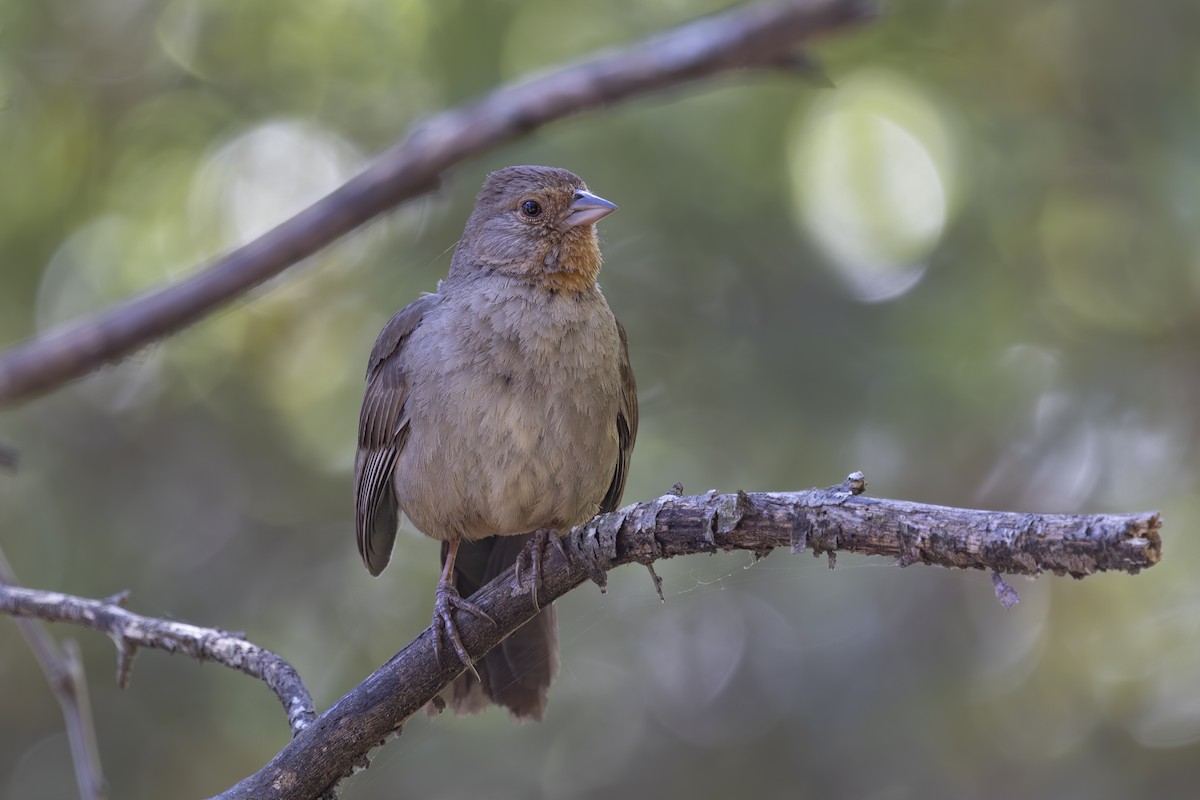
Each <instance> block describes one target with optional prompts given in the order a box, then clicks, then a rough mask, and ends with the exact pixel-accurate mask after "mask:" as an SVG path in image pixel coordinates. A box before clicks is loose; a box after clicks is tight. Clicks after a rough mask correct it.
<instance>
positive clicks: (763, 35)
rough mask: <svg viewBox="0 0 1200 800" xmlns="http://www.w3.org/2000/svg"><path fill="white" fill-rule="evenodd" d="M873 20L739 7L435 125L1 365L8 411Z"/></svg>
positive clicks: (859, 3)
mask: <svg viewBox="0 0 1200 800" xmlns="http://www.w3.org/2000/svg"><path fill="white" fill-rule="evenodd" d="M873 14H874V9H873V6H872V5H871V4H869V3H868V2H865V0H788V2H776V3H763V4H754V5H750V6H740V7H738V8H736V9H733V10H731V11H728V12H725V13H723V14H716V15H713V16H711V17H706V18H703V19H700V20H696V21H694V22H692V23H689V24H686V25H682V26H680V27H678V28H675V29H673V30H670V31H667V32H665V33H662V34H659V35H656V36H652V37H650V38H648V39H646V40H644V41H642V42H640V43H638V44H635V45H633V46H630V47H627V48H625V49H622V50H616V51H614V52H611V53H609V54H608V55H603V56H599V57H596V58H592V59H590V60H585V61H582V62H580V63H577V64H574V65H572V66H567V67H564V68H562V69H559V70H557V71H554V72H550V73H548V74H545V75H542V76H541V77H536V78H532V79H530V80H528V81H525V82H522V83H516V84H511V85H509V86H505V87H502V88H500V89H497V90H495V91H494V92H492V93H491V94H488V95H487V96H485V97H484V98H483V99H481V100H479V101H477V102H475V103H473V104H470V105H467V106H463V107H460V108H456V109H452V110H449V111H444V112H442V113H440V114H437V115H435V116H432V117H429V118H427V119H426V120H424V121H422V122H418V123H417V124H416V125H415V126H414V127H413V130H412V132H411V133H410V135H409V136H408V137H407V139H405V140H404V141H403V142H402V143H400V144H398V145H396V146H394V147H392V148H391V149H390V150H388V151H386V152H385V153H383V154H382V155H381V156H380V157H379V158H378V159H377V160H376V161H375V163H374V164H373V165H372V166H371V167H369V168H368V169H367V170H366V171H365V172H363V173H362V174H360V175H359V176H357V177H356V178H354V179H352V180H351V181H350V182H348V183H346V184H345V185H343V186H342V187H340V188H339V189H337V190H335V191H334V192H332V193H331V194H329V195H327V196H326V197H324V198H323V199H321V200H319V201H317V202H316V203H314V204H313V205H312V206H310V207H309V208H307V209H305V210H304V211H301V212H300V213H299V214H297V215H295V216H294V217H292V218H291V219H289V220H287V221H285V222H284V223H282V224H281V225H279V226H278V227H276V228H274V229H273V230H271V231H269V232H267V233H266V234H264V235H262V236H260V237H259V238H258V239H256V240H254V241H253V242H251V243H249V244H247V245H245V246H244V247H241V248H239V249H237V250H235V251H234V252H232V253H230V254H229V255H228V256H225V257H224V258H222V259H220V260H218V261H217V262H216V263H214V264H212V265H211V266H209V267H208V268H206V269H203V270H200V271H198V272H196V273H195V274H193V275H192V276H190V277H188V278H185V279H183V280H181V281H179V282H178V283H173V284H168V285H166V286H163V287H162V288H160V289H157V290H154V291H151V292H149V293H147V294H144V295H140V296H138V297H135V298H133V299H130V300H127V301H124V302H122V303H119V304H117V305H116V306H113V307H112V308H109V309H108V310H106V311H102V312H100V313H98V314H97V315H95V316H93V317H91V318H88V319H85V320H83V321H81V322H78V323H76V324H74V325H71V326H69V327H66V328H63V329H59V330H55V331H51V332H50V333H47V334H45V335H43V336H39V337H37V338H34V339H32V340H30V341H28V342H25V343H24V344H20V345H17V346H16V347H13V348H10V349H9V350H8V351H7V352H5V353H4V354H3V355H2V356H0V406H4V405H12V404H14V403H16V402H17V401H20V400H24V399H26V398H29V397H31V396H33V395H35V394H38V393H40V392H45V391H47V390H49V389H53V388H55V387H58V386H61V385H62V384H64V383H66V382H68V381H70V380H73V379H75V378H78V377H80V376H82V375H85V374H87V373H88V372H90V371H92V370H94V369H96V368H97V367H99V366H101V365H103V364H105V363H108V362H112V361H115V360H118V359H120V358H123V357H125V356H127V355H129V354H130V353H132V352H134V351H136V350H137V349H138V348H140V347H142V346H144V345H146V344H148V343H149V342H151V341H154V340H155V339H158V338H160V337H163V336H166V335H168V334H171V333H175V332H177V331H179V330H181V329H183V328H185V327H187V326H188V325H190V324H192V323H194V322H196V321H197V320H199V319H201V318H202V317H204V316H205V315H207V314H209V313H211V312H212V311H213V310H214V309H216V308H217V307H219V306H220V305H222V304H224V303H226V302H228V301H230V300H232V299H233V298H235V297H238V296H239V295H241V294H244V293H245V292H247V291H248V290H250V289H251V288H253V287H254V286H257V285H258V284H260V283H262V282H263V281H265V280H267V279H268V278H271V277H272V276H274V275H277V274H279V273H280V272H282V271H283V270H284V269H286V268H287V267H289V266H291V265H292V264H295V263H297V262H299V261H301V260H302V259H304V258H306V257H308V256H310V255H312V254H313V253H315V252H317V251H318V250H320V249H321V248H323V247H325V246H326V245H328V244H330V243H331V242H333V241H335V240H336V239H338V238H339V237H341V236H343V235H345V234H346V233H348V232H350V231H352V230H353V229H354V228H356V227H358V226H359V225H362V224H363V223H365V222H367V221H369V220H370V219H372V218H373V217H375V216H377V215H379V214H381V213H383V212H385V211H387V210H389V209H391V208H394V207H395V206H397V205H399V204H400V203H402V202H404V201H406V200H411V199H412V198H414V197H417V196H419V195H421V194H424V193H425V192H428V191H430V189H432V188H433V187H435V186H437V185H438V182H439V180H440V177H441V175H442V174H443V173H444V172H445V171H446V170H448V169H449V168H451V167H453V166H454V165H456V164H458V163H460V162H462V161H464V160H465V159H467V158H469V157H470V156H473V155H477V154H478V153H481V152H483V151H485V150H488V149H490V148H493V147H496V146H497V145H499V144H502V143H504V142H507V141H510V140H512V139H515V138H518V137H520V136H524V135H527V134H529V133H530V132H531V131H533V130H535V129H537V128H540V127H542V126H544V125H547V124H549V123H551V122H554V121H555V120H559V119H562V118H563V117H567V116H570V115H572V114H576V113H579V112H582V111H586V110H589V109H594V108H600V107H603V106H606V105H610V104H613V103H617V102H620V101H623V100H627V99H629V98H632V97H636V96H639V95H643V94H646V93H648V92H652V91H656V90H659V89H663V88H667V87H671V86H677V85H679V84H682V83H686V82H689V81H694V80H697V79H699V78H704V77H707V76H710V75H714V74H716V73H720V72H726V71H730V70H736V69H743V68H759V69H786V68H788V67H787V65H788V64H794V62H795V58H794V57H795V54H796V49H797V48H798V47H799V46H800V45H801V44H802V43H803V42H805V41H807V40H809V39H812V38H813V37H814V36H816V35H818V34H821V33H826V32H829V31H832V30H834V29H836V28H839V27H842V26H844V25H847V24H850V23H853V22H856V21H860V20H863V19H866V18H868V17H870V16H872V15H873Z"/></svg>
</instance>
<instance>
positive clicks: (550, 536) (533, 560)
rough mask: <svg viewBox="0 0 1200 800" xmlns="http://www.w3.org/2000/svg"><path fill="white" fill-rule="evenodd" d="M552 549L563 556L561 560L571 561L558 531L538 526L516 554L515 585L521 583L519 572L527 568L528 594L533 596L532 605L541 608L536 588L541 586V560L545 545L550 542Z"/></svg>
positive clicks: (543, 559)
mask: <svg viewBox="0 0 1200 800" xmlns="http://www.w3.org/2000/svg"><path fill="white" fill-rule="evenodd" d="M552 542H553V544H554V549H556V550H558V553H559V555H561V556H562V557H563V561H566V562H567V563H568V564H570V563H571V557H570V556H568V555H567V548H565V547H563V543H562V537H560V536H559V535H558V531H556V530H554V529H553V528H538V529H537V530H536V531H534V532H533V536H532V537H530V539H529V544H527V545H525V549H524V550H522V551H521V554H520V555H519V556H517V564H516V567H517V585H518V586H520V585H521V583H522V580H521V573H522V572H524V571H525V570H526V569H528V570H529V594H530V595H531V596H532V597H533V607H534V608H536V609H539V610H540V609H541V606H539V605H538V597H537V593H538V589H540V588H541V586H542V567H543V563H542V562H543V561H545V559H546V545H548V544H550V543H552Z"/></svg>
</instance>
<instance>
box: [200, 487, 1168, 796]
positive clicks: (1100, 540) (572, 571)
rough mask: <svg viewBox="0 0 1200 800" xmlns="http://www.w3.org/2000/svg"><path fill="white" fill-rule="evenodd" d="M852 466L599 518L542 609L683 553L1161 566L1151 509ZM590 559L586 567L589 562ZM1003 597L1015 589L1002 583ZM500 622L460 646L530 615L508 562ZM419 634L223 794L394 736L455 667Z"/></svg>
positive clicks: (310, 785) (334, 773)
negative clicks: (1044, 497) (1097, 509)
mask: <svg viewBox="0 0 1200 800" xmlns="http://www.w3.org/2000/svg"><path fill="white" fill-rule="evenodd" d="M864 485H865V484H864V482H863V481H862V476H861V475H859V474H857V473H856V474H855V475H854V476H851V478H850V479H848V480H847V482H846V483H844V484H843V485H841V486H837V487H833V488H831V489H824V490H812V491H807V492H786V493H785V492H755V493H749V494H748V493H745V492H736V493H733V494H717V493H716V492H710V493H709V494H706V495H700V496H696V497H680V496H677V495H674V494H671V495H665V496H663V497H660V498H658V499H657V500H654V501H651V502H648V503H641V504H638V505H633V506H629V507H627V508H623V509H621V510H620V511H617V512H614V513H612V514H605V515H603V516H600V517H597V518H595V519H594V520H592V521H591V522H589V523H588V524H586V525H582V526H580V527H578V528H576V529H574V530H573V531H571V532H570V534H568V536H567V537H566V545H567V551H568V552H569V553H571V554H572V562H573V563H571V564H568V563H566V562H564V561H563V559H562V557H561V556H560V555H558V554H557V553H556V552H554V549H553V548H551V551H550V553H549V554H548V555H547V564H546V570H545V574H544V583H543V585H542V589H541V591H540V592H539V595H538V597H539V601H540V604H541V605H542V606H543V607H544V606H545V605H546V604H547V603H549V602H551V601H552V600H554V599H556V598H558V597H560V596H562V595H563V594H566V593H567V592H568V591H570V590H571V589H573V588H575V587H576V586H578V585H580V584H581V583H583V582H584V581H586V580H588V578H594V579H596V580H597V581H598V582H600V583H601V584H602V585H603V581H604V573H605V572H607V571H608V570H610V569H612V568H614V567H616V566H619V565H621V564H627V563H631V562H639V563H643V564H649V563H651V562H653V561H655V560H657V559H660V558H670V557H672V556H678V555H685V554H689V553H712V552H716V551H726V550H749V551H751V552H754V553H756V554H758V555H760V556H761V555H766V554H767V553H769V552H770V551H771V550H772V549H774V548H777V547H790V548H791V549H792V551H793V552H801V551H806V550H807V551H809V552H812V553H813V554H814V555H820V554H828V555H829V557H830V565H831V566H832V565H833V556H834V554H835V553H837V552H839V551H846V552H852V553H865V554H870V555H882V556H888V557H892V558H896V559H898V560H899V563H900V564H901V565H908V564H915V563H922V564H933V565H940V566H946V567H958V568H972V569H982V570H991V571H993V572H994V573H998V572H1010V573H1016V574H1023V575H1036V574H1038V573H1040V572H1042V571H1048V572H1053V573H1055V574H1070V575H1073V576H1075V577H1084V576H1086V575H1091V574H1093V573H1096V572H1101V571H1105V570H1121V571H1125V572H1130V573H1136V572H1138V571H1139V570H1141V569H1143V568H1146V567H1150V566H1153V565H1154V564H1155V563H1157V562H1158V560H1159V557H1160V555H1161V550H1162V542H1161V539H1160V538H1159V534H1158V530H1159V526H1160V522H1159V518H1158V515H1157V514H1154V513H1146V514H1130V515H1121V516H1075V515H1071V516H1064V515H1043V514H1011V513H1003V512H988V511H971V510H967V509H959V508H944V507H940V506H928V505H920V504H917V503H907V502H902V501H896V500H879V499H873V498H866V497H859V496H857V494H858V493H859V492H861V491H862V488H863V486H864ZM589 561H592V562H594V564H595V569H594V570H593V569H592V568H590V567H589V566H587V563H588V562H589ZM1010 591H1011V590H1010ZM471 599H472V601H473V602H475V603H477V604H478V605H479V606H480V607H481V608H483V609H484V610H485V611H486V612H487V613H488V614H489V615H490V616H491V617H492V618H493V619H495V621H496V624H495V625H494V626H493V625H492V624H491V623H488V622H487V621H485V620H481V619H478V618H476V617H474V616H470V615H463V616H461V617H459V619H458V623H459V633H460V634H461V636H462V640H463V642H464V644H465V645H466V647H467V650H468V652H470V653H471V654H473V655H474V656H476V657H478V656H481V655H482V654H483V653H486V652H487V651H488V650H490V649H491V648H492V647H494V646H495V645H496V644H497V643H498V642H499V641H500V640H501V639H503V638H504V637H505V636H507V635H508V634H509V633H511V632H512V631H514V630H516V629H517V628H518V627H520V626H521V625H522V624H523V623H525V622H526V621H528V620H529V619H531V618H532V617H533V615H534V614H535V613H537V607H536V606H535V605H534V602H533V600H532V598H531V597H530V595H529V592H528V591H527V590H526V589H524V588H522V587H520V586H518V585H517V583H516V580H515V574H514V570H511V569H510V570H509V571H508V572H507V573H505V574H503V575H501V576H500V577H498V578H496V580H494V581H493V582H492V583H489V584H488V585H487V586H485V587H483V588H482V589H481V590H480V591H479V592H477V593H476V594H475V595H474V596H473V597H472V598H471ZM433 637H434V634H433V631H432V630H431V629H428V628H427V629H426V630H425V631H424V632H422V633H421V635H420V636H418V637H417V638H416V639H415V640H413V642H412V643H410V644H409V645H408V646H407V647H406V648H404V650H402V651H401V652H399V653H398V654H397V655H396V656H395V657H393V658H392V659H391V660H390V661H389V662H388V663H386V664H384V665H383V666H382V667H380V668H379V669H378V670H377V671H376V672H375V673H374V674H373V675H371V676H370V677H369V678H367V679H366V680H365V681H363V683H361V684H360V685H359V686H358V687H356V688H355V689H354V690H352V691H351V692H350V693H349V694H347V695H346V696H345V697H343V698H342V699H341V700H339V701H338V702H337V704H336V705H334V706H333V708H331V709H329V711H327V712H326V713H324V714H323V715H321V716H320V717H319V718H318V719H317V720H316V721H315V722H314V723H313V724H312V725H311V726H310V727H309V728H308V729H307V730H305V731H303V732H302V733H300V734H299V735H297V736H296V738H294V739H293V740H292V741H291V742H290V743H289V744H288V745H287V746H286V747H284V749H283V750H282V751H280V752H279V754H278V755H276V756H275V758H274V759H272V760H271V762H270V763H269V764H267V765H266V766H265V767H263V769H262V770H260V771H259V772H258V773H256V774H255V775H252V776H250V777H249V778H246V779H245V780H244V781H242V782H241V783H239V784H237V785H236V786H234V787H233V788H231V789H229V790H228V791H226V792H225V793H224V794H222V795H220V796H219V797H220V800H243V799H248V798H254V799H255V800H267V799H268V798H293V799H295V798H312V797H317V796H318V795H320V794H321V793H322V792H323V791H325V790H327V789H329V788H330V787H332V786H334V785H335V784H336V783H337V782H338V781H339V780H341V778H342V777H345V776H346V775H348V774H350V772H351V771H352V770H353V769H354V768H355V767H357V766H360V765H362V764H363V763H365V761H366V758H367V754H368V751H369V750H371V748H373V747H375V746H377V745H378V744H380V743H381V742H382V741H383V740H384V739H386V738H387V737H388V736H390V735H391V734H392V733H395V732H397V731H399V730H400V727H401V725H402V724H403V723H404V721H405V720H406V719H408V718H409V717H410V716H412V715H413V714H414V713H416V712H417V711H418V710H419V709H420V708H421V707H422V706H424V705H425V704H426V703H428V702H430V701H431V700H433V698H434V697H435V696H436V695H437V693H438V692H440V691H441V690H442V689H444V688H445V687H446V686H447V685H448V684H449V682H450V681H451V680H453V679H454V678H455V677H456V676H457V675H458V674H459V673H461V672H462V671H463V667H462V665H461V664H458V663H445V664H442V663H439V662H438V659H437V656H436V654H435V649H434V638H433Z"/></svg>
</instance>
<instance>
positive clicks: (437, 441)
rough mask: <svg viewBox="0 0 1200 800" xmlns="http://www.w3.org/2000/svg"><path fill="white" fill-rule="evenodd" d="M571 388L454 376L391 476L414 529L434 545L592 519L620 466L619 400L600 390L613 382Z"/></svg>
mask: <svg viewBox="0 0 1200 800" xmlns="http://www.w3.org/2000/svg"><path fill="white" fill-rule="evenodd" d="M560 377H561V376H560ZM559 382H560V383H563V381H562V380H560V381H559ZM567 383H568V385H565V386H561V387H559V388H557V389H550V388H549V387H547V386H544V385H541V386H538V385H531V384H530V382H529V381H528V380H522V379H521V378H520V377H518V378H516V379H514V378H513V377H512V376H503V375H473V374H466V375H458V376H455V379H454V380H452V381H450V382H449V385H448V387H447V388H448V389H449V391H446V392H444V393H443V394H442V395H441V397H440V398H439V401H438V402H437V404H436V411H435V412H434V413H426V414H422V415H419V416H417V417H416V418H417V419H421V420H422V424H420V425H417V424H416V423H415V422H414V423H413V424H412V429H411V430H410V432H409V437H410V438H409V441H408V443H407V445H406V446H405V448H404V452H403V454H402V456H401V463H400V464H399V468H398V469H397V470H396V480H395V488H396V497H397V500H398V501H399V504H400V507H401V508H402V509H403V510H404V512H405V513H406V514H407V515H408V517H409V519H411V520H412V522H413V524H414V525H416V526H417V528H419V529H420V530H421V531H422V532H423V533H425V534H426V535H429V536H432V537H434V538H439V539H449V538H460V537H461V538H466V539H477V538H481V537H484V536H493V535H505V534H518V533H525V532H528V531H532V530H536V529H538V528H543V527H555V528H565V527H569V526H572V525H577V524H579V523H580V522H584V521H586V520H587V519H589V518H591V517H592V516H593V515H594V514H595V513H596V512H597V510H598V509H599V505H600V501H601V500H602V499H603V498H604V495H605V492H606V491H607V490H608V486H609V483H610V482H611V480H612V476H613V471H614V468H615V465H616V463H617V448H618V444H617V433H616V404H617V398H616V396H615V392H610V393H611V394H613V395H614V396H612V397H604V396H603V395H604V394H605V392H603V391H599V392H598V388H599V387H602V386H604V385H605V384H606V383H608V384H610V383H611V382H610V381H589V380H587V378H586V376H585V377H584V379H583V380H582V381H580V382H567ZM414 399H417V398H414Z"/></svg>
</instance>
